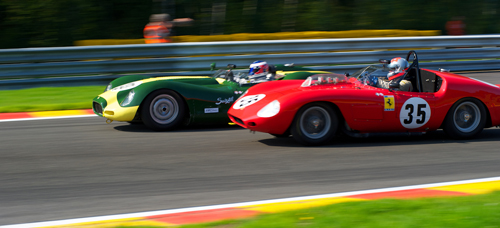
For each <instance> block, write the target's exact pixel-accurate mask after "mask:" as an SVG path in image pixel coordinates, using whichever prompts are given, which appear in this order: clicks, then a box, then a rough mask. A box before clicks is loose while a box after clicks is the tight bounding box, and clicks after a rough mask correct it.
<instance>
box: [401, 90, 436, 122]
mask: <svg viewBox="0 0 500 228" xmlns="http://www.w3.org/2000/svg"><path fill="white" fill-rule="evenodd" d="M430 118H431V107H430V106H429V104H428V103H427V101H425V100H424V99H422V98H419V97H412V98H410V99H408V100H406V102H405V103H404V104H403V107H401V112H400V113H399V120H400V121H401V125H403V127H405V128H408V129H414V128H419V127H421V126H423V125H424V124H426V123H427V121H429V119H430Z"/></svg>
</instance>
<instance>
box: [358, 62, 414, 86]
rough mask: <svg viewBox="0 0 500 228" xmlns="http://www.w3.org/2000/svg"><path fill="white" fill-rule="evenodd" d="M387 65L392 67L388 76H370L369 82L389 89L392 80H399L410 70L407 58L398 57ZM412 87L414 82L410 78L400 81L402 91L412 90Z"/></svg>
mask: <svg viewBox="0 0 500 228" xmlns="http://www.w3.org/2000/svg"><path fill="white" fill-rule="evenodd" d="M387 67H388V68H389V69H390V71H389V73H388V74H387V78H377V77H370V78H369V82H368V84H369V85H371V86H376V87H378V88H382V89H389V84H390V83H391V82H392V81H397V80H399V78H400V77H402V76H403V75H404V74H405V72H406V70H408V67H410V64H409V63H408V61H406V59H405V58H401V57H396V58H393V59H392V60H391V63H389V64H388V65H387ZM412 88H413V86H412V83H411V82H410V81H408V80H405V79H403V80H401V81H400V82H399V90H400V91H407V92H411V91H412Z"/></svg>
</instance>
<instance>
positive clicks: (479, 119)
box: [443, 98, 486, 139]
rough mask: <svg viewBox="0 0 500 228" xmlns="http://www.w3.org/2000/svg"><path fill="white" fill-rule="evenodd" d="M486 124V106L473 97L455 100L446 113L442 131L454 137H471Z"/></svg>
mask: <svg viewBox="0 0 500 228" xmlns="http://www.w3.org/2000/svg"><path fill="white" fill-rule="evenodd" d="M485 124H486V108H485V107H484V105H483V103H481V102H480V101H478V100H477V99H473V98H465V99H462V100H459V101H457V102H456V103H455V104H454V105H453V106H452V107H451V109H450V110H449V111H448V114H447V115H446V119H445V122H444V129H443V130H444V131H445V132H446V134H448V135H449V136H450V137H452V138H455V139H466V138H472V137H475V136H476V135H478V134H479V133H480V132H481V131H482V130H483V128H484V126H485Z"/></svg>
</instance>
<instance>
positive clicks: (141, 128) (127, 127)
mask: <svg viewBox="0 0 500 228" xmlns="http://www.w3.org/2000/svg"><path fill="white" fill-rule="evenodd" d="M114 129H115V130H118V131H125V132H144V133H148V132H150V133H166V132H170V133H174V132H204V131H226V130H228V131H229V130H241V129H243V128H242V127H240V126H237V125H196V126H186V127H180V128H177V129H175V130H172V131H154V130H151V129H150V128H148V127H146V126H145V125H144V124H142V123H131V124H124V125H119V126H116V127H114Z"/></svg>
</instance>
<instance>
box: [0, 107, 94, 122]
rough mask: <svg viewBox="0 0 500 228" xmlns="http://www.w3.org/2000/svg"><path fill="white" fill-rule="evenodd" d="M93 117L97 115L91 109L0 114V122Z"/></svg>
mask: <svg viewBox="0 0 500 228" xmlns="http://www.w3.org/2000/svg"><path fill="white" fill-rule="evenodd" d="M93 116H97V115H96V114H94V111H93V110H92V109H81V110H61V111H42V112H17V113H0V122H12V121H27V120H46V119H62V118H78V117H93Z"/></svg>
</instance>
